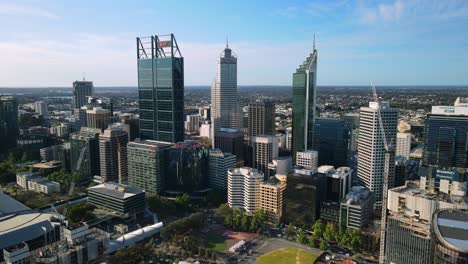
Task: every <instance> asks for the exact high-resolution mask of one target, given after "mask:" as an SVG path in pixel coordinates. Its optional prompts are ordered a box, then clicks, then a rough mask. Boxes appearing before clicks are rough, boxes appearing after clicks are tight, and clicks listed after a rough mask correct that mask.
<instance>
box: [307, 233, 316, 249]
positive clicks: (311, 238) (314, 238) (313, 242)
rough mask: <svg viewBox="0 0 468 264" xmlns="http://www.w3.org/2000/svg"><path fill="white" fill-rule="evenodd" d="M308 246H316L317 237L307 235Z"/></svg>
mask: <svg viewBox="0 0 468 264" xmlns="http://www.w3.org/2000/svg"><path fill="white" fill-rule="evenodd" d="M309 247H313V248H316V247H317V238H316V237H315V236H314V235H312V236H310V237H309Z"/></svg>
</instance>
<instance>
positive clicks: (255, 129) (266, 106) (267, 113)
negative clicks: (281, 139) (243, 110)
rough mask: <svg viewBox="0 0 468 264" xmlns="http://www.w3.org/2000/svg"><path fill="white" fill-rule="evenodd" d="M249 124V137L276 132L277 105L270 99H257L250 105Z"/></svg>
mask: <svg viewBox="0 0 468 264" xmlns="http://www.w3.org/2000/svg"><path fill="white" fill-rule="evenodd" d="M248 113H249V119H248V120H249V125H248V130H247V137H248V138H249V139H250V140H251V139H252V138H253V137H255V136H257V135H274V134H275V105H274V104H273V103H272V102H270V101H269V100H257V101H255V102H254V103H249V105H248Z"/></svg>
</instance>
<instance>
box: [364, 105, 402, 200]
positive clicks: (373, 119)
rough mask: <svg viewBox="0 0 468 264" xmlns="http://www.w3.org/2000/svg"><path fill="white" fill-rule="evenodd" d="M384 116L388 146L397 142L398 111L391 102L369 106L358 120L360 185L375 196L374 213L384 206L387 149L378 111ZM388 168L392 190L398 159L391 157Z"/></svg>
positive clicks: (383, 121)
mask: <svg viewBox="0 0 468 264" xmlns="http://www.w3.org/2000/svg"><path fill="white" fill-rule="evenodd" d="M379 108H380V112H381V115H382V123H383V126H384V129H385V133H386V138H387V141H388V143H392V142H395V141H396V134H397V124H398V109H397V108H392V107H390V104H389V103H388V102H369V107H361V110H360V115H359V116H360V120H359V144H358V153H359V154H358V169H357V176H358V182H359V185H361V186H364V187H366V188H367V189H368V190H369V191H371V192H373V193H374V194H375V205H374V208H375V209H379V208H381V206H382V188H383V175H384V167H385V147H384V141H383V137H382V133H381V129H380V125H379V118H378V114H377V113H378V111H379ZM389 164H392V165H391V166H389V182H388V185H389V188H391V187H393V183H394V174H395V167H394V166H393V164H395V156H394V155H391V157H390V161H389Z"/></svg>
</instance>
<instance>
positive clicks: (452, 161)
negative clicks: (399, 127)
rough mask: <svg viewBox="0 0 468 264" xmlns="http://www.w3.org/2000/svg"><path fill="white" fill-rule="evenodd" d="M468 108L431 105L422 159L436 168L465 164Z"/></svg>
mask: <svg viewBox="0 0 468 264" xmlns="http://www.w3.org/2000/svg"><path fill="white" fill-rule="evenodd" d="M467 127H468V107H466V106H433V107H432V112H431V114H430V115H428V116H427V120H426V129H425V134H426V135H425V142H424V157H423V161H424V163H425V164H427V165H436V166H439V167H460V168H465V167H468V151H467V148H468V130H467V129H466V128H467Z"/></svg>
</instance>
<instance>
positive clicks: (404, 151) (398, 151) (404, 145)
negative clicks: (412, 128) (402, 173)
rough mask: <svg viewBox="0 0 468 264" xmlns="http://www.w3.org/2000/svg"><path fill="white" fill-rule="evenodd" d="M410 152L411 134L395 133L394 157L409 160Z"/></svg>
mask: <svg viewBox="0 0 468 264" xmlns="http://www.w3.org/2000/svg"><path fill="white" fill-rule="evenodd" d="M410 152H411V134H410V133H397V139H396V148H395V157H403V158H405V159H406V160H409V158H410Z"/></svg>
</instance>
